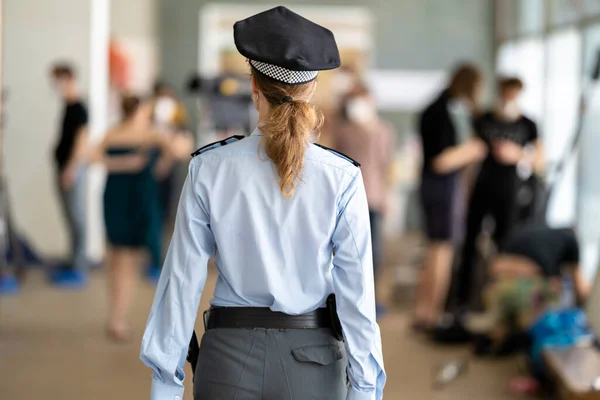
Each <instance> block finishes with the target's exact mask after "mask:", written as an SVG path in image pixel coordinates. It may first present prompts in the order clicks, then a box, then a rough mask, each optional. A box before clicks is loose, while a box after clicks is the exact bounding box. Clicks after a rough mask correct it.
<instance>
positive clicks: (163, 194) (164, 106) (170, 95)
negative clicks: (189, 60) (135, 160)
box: [146, 81, 193, 281]
mask: <svg viewBox="0 0 600 400" xmlns="http://www.w3.org/2000/svg"><path fill="white" fill-rule="evenodd" d="M152 106H153V112H152V120H153V122H154V128H155V129H156V131H157V132H158V133H160V134H163V135H165V137H166V138H167V139H168V140H170V141H171V142H172V143H176V144H177V145H178V146H183V147H185V148H188V149H189V150H190V151H189V152H191V151H192V148H193V138H192V136H191V135H190V134H189V133H188V132H187V131H185V129H186V126H187V124H188V115H187V111H186V109H185V106H184V105H183V103H182V102H181V101H180V100H179V99H178V98H177V95H176V94H175V90H174V89H173V87H171V86H170V85H169V84H167V83H165V82H160V81H159V82H156V83H155V85H154V94H153V99H152ZM189 152H188V153H189ZM175 167H176V165H175V164H173V165H171V167H170V168H168V170H167V171H166V172H165V174H164V176H162V177H161V178H160V190H159V194H160V205H161V208H162V216H163V226H164V227H167V226H170V223H171V220H172V212H171V210H172V208H173V207H172V206H173V200H174V196H175V192H176V187H175V186H176V183H177V168H175ZM160 243H162V239H161V241H160ZM161 248H162V246H161ZM150 254H151V255H152V257H151V259H150V266H149V267H148V268H147V269H146V277H147V278H148V279H149V280H151V281H157V280H158V278H159V276H160V267H161V265H162V263H163V257H162V252H161V251H160V250H159V249H154V250H151V251H150ZM159 255H160V257H159V258H157V259H155V258H154V257H155V256H159Z"/></svg>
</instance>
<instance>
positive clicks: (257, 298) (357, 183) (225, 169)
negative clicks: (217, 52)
mask: <svg viewBox="0 0 600 400" xmlns="http://www.w3.org/2000/svg"><path fill="white" fill-rule="evenodd" d="M234 38H235V43H236V46H237V48H238V50H239V51H240V53H241V54H242V55H243V56H245V57H247V58H248V62H249V64H250V66H251V74H252V87H253V100H254V105H255V107H256V109H257V110H258V113H259V124H258V126H259V128H257V129H256V130H255V131H254V132H253V133H252V134H251V136H250V137H247V138H233V139H229V140H225V141H223V142H219V143H217V144H214V145H211V146H207V147H205V148H202V149H200V150H198V151H197V152H196V153H195V154H196V155H195V157H194V158H193V159H192V162H191V163H190V167H189V174H188V177H187V180H186V182H185V185H184V188H183V192H182V194H181V200H180V204H179V209H178V212H177V219H176V225H175V232H174V234H173V238H172V242H171V246H170V248H169V252H168V254H167V259H166V262H165V265H164V268H163V271H162V275H161V278H160V281H159V284H158V287H157V291H156V297H155V299H154V304H153V306H152V310H151V312H150V317H149V319H148V325H147V328H146V332H145V334H144V339H143V342H142V351H141V358H142V360H143V361H144V362H145V363H146V364H147V365H148V366H149V367H151V368H152V369H153V370H154V374H153V380H152V396H151V398H152V399H155V400H159V399H160V400H167V399H171V400H178V399H181V398H182V396H183V379H184V373H183V367H184V362H185V359H186V353H187V349H188V343H189V342H190V337H191V336H192V330H193V327H194V321H195V319H196V316H197V311H198V304H199V301H200V295H201V293H202V290H203V288H204V284H205V282H206V277H207V262H208V260H209V258H211V257H212V256H213V255H214V257H215V262H216V265H217V269H218V272H219V276H218V279H217V283H216V288H215V292H214V296H213V299H212V301H211V309H210V311H209V312H208V313H207V315H206V319H205V321H206V327H207V331H206V333H205V334H204V336H203V338H202V342H201V345H200V352H199V358H198V361H197V364H196V370H195V379H194V398H195V399H203V400H211V399H220V400H227V399H232V400H233V399H238V400H242V399H248V400H250V399H277V400H281V399H290V400H291V399H294V400H303V399H309V398H314V399H316V398H321V399H330V400H335V399H340V400H341V399H361V400H362V399H381V398H382V396H383V393H382V390H383V386H384V384H385V379H386V377H385V373H384V370H383V358H382V351H381V338H380V333H379V327H378V326H377V323H376V322H375V296H374V285H373V268H372V256H371V241H370V230H369V216H368V206H367V198H366V194H365V189H364V185H363V179H362V176H361V172H360V169H359V167H358V164H357V163H355V162H353V161H352V160H351V159H349V158H347V157H344V156H343V155H341V154H337V153H334V152H332V151H330V150H328V149H324V148H320V147H318V146H317V145H314V144H310V143H309V142H308V140H309V137H310V136H311V134H312V133H313V132H316V131H317V130H318V128H319V126H320V125H321V122H322V121H321V119H322V118H321V116H320V114H319V113H318V112H317V111H316V110H315V108H314V107H313V106H312V105H311V104H310V103H309V101H310V99H311V97H312V95H313V93H314V91H315V89H316V85H317V84H316V80H315V79H316V77H317V72H318V71H319V70H328V69H333V68H336V67H338V66H339V65H340V59H339V53H338V49H337V45H336V43H335V39H334V37H333V34H332V33H331V32H330V31H329V30H327V29H325V28H323V27H321V26H319V25H316V24H314V23H312V22H310V21H308V20H306V19H304V18H302V17H301V16H299V15H297V14H294V13H293V12H291V11H289V10H288V9H286V8H284V7H277V8H274V9H272V10H269V11H266V12H263V13H260V14H257V15H255V16H252V17H250V18H248V19H246V20H243V21H239V22H237V23H236V24H235V25H234ZM331 294H335V296H336V300H337V307H330V308H329V309H328V308H327V307H326V306H327V304H332V303H331V302H328V301H327V299H328V297H329V296H330V295H331ZM332 309H336V310H337V314H338V316H339V319H340V320H341V326H342V328H343V339H344V341H339V340H338V339H337V338H338V337H339V336H337V335H336V334H335V333H334V332H336V330H335V329H333V327H334V325H335V324H334V321H335V318H334V317H332V316H331V314H332V313H331V312H330V311H331V310H332ZM340 338H341V337H340ZM347 379H348V380H349V384H347Z"/></svg>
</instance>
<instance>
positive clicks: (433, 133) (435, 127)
mask: <svg viewBox="0 0 600 400" xmlns="http://www.w3.org/2000/svg"><path fill="white" fill-rule="evenodd" d="M419 131H420V132H421V142H422V147H423V162H425V163H428V164H430V163H432V162H433V160H434V159H435V157H437V156H439V155H440V154H441V153H442V152H443V151H444V150H446V149H447V148H449V147H453V146H455V145H456V140H455V139H456V138H455V136H456V135H455V133H454V127H453V126H452V121H451V119H450V115H449V114H447V113H446V114H445V115H444V114H443V113H441V112H439V111H438V112H434V111H432V110H427V111H425V112H424V113H423V115H422V116H421V119H420V122H419Z"/></svg>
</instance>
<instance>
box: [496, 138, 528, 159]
mask: <svg viewBox="0 0 600 400" xmlns="http://www.w3.org/2000/svg"><path fill="white" fill-rule="evenodd" d="M492 153H493V154H494V158H495V159H496V161H498V162H499V163H501V164H504V165H516V164H517V163H518V162H519V161H520V160H521V159H522V158H523V156H524V151H523V146H520V145H518V144H516V143H515V142H513V141H510V140H499V141H497V142H495V143H493V144H492Z"/></svg>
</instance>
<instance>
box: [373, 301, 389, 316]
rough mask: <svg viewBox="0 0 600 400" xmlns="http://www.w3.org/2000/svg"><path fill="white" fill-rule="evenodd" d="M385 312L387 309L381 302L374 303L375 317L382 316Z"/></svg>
mask: <svg viewBox="0 0 600 400" xmlns="http://www.w3.org/2000/svg"><path fill="white" fill-rule="evenodd" d="M387 312H388V309H387V307H386V306H384V305H383V304H376V305H375V315H376V316H377V318H381V317H384V316H385V315H386V314H387Z"/></svg>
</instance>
